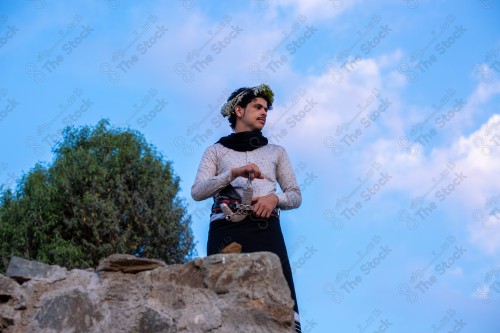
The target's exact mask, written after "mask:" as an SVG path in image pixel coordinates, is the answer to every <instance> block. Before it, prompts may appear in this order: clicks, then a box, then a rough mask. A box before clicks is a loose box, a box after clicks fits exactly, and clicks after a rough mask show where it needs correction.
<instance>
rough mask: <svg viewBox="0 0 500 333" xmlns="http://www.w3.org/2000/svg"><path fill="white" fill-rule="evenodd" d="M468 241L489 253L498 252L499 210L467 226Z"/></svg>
mask: <svg viewBox="0 0 500 333" xmlns="http://www.w3.org/2000/svg"><path fill="white" fill-rule="evenodd" d="M468 231H469V239H470V241H471V242H472V243H473V244H475V245H476V246H478V247H479V248H480V249H481V250H483V251H484V252H485V253H487V254H489V255H496V254H498V253H500V212H498V213H497V214H493V215H489V216H487V217H486V220H485V221H476V223H473V224H470V225H469V227H468Z"/></svg>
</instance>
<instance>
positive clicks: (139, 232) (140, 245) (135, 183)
mask: <svg viewBox="0 0 500 333" xmlns="http://www.w3.org/2000/svg"><path fill="white" fill-rule="evenodd" d="M53 152H54V160H53V162H52V163H51V164H50V165H42V164H37V165H36V166H35V167H34V168H33V169H32V170H30V171H29V172H28V173H27V174H24V175H23V176H22V178H21V179H20V180H19V181H18V183H17V187H16V189H15V191H12V190H10V189H2V188H0V253H1V258H2V260H1V261H2V262H1V263H0V270H1V271H5V269H6V265H7V263H8V260H9V258H10V257H11V256H13V255H17V256H22V257H24V258H29V259H33V260H38V261H42V262H45V263H49V264H58V265H62V266H65V267H68V268H76V267H78V268H87V267H95V266H97V264H98V263H99V260H100V259H102V258H103V257H106V256H109V255H110V254H113V253H129V254H135V255H137V256H144V257H148V258H157V259H160V260H163V261H165V262H166V263H168V264H172V263H181V262H184V261H185V260H186V259H188V258H190V257H191V256H193V255H194V243H193V235H192V231H191V228H190V224H191V218H190V216H189V215H187V212H186V209H185V206H184V204H183V201H182V200H181V199H180V198H179V197H178V196H177V193H178V191H179V178H178V177H177V176H175V175H174V173H173V169H172V165H171V162H170V161H164V159H163V156H162V155H161V154H160V153H159V152H158V151H157V150H156V149H155V148H154V147H153V146H152V145H150V144H148V143H147V142H146V140H145V138H144V137H143V136H142V135H141V134H140V133H138V132H135V131H132V130H123V129H114V128H111V127H110V124H109V122H108V121H105V120H102V121H100V122H99V123H98V124H97V125H96V126H95V127H90V126H84V127H81V128H74V127H67V128H66V129H65V130H64V132H63V138H62V140H61V141H59V142H58V143H57V144H56V146H55V148H54V149H53Z"/></svg>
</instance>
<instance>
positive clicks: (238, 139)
mask: <svg viewBox="0 0 500 333" xmlns="http://www.w3.org/2000/svg"><path fill="white" fill-rule="evenodd" d="M216 143H220V144H221V145H223V146H224V147H226V148H229V149H233V150H236V151H251V150H254V149H257V148H260V147H263V146H265V145H267V138H266V137H265V136H263V135H262V132H260V131H255V132H254V131H248V132H239V133H232V134H230V135H228V136H223V137H222V138H220V139H219V141H217V142H216Z"/></svg>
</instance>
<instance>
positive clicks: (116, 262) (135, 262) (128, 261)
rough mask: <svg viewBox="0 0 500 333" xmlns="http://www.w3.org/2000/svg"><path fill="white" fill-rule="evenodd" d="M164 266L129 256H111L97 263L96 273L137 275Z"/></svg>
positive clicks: (159, 262) (156, 261) (161, 262)
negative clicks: (107, 272) (108, 272)
mask: <svg viewBox="0 0 500 333" xmlns="http://www.w3.org/2000/svg"><path fill="white" fill-rule="evenodd" d="M161 266H165V263H164V262H163V261H160V260H155V259H147V258H139V257H136V256H132V255H129V254H113V255H111V256H109V257H107V258H106V259H103V260H101V261H100V262H99V266H98V267H97V269H96V271H97V272H101V271H111V272H124V273H139V272H142V271H149V270H152V269H155V268H157V267H161Z"/></svg>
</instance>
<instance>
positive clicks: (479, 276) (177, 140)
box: [0, 0, 500, 333]
mask: <svg viewBox="0 0 500 333" xmlns="http://www.w3.org/2000/svg"><path fill="white" fill-rule="evenodd" d="M499 14H500V4H499V3H498V2H496V1H481V0H469V1H424V0H416V1H406V0H394V1H390V0H387V1H361V0H359V1H356V0H352V1H332V0H330V1H326V0H311V1H305V0H304V1H299V0H289V1H286V0H267V1H266V0H263V1H257V0H254V1H246V2H230V1H220V2H217V4H216V2H215V1H214V2H209V1H200V0H191V1H180V0H179V1H170V2H169V3H168V5H167V4H166V2H160V1H148V2H144V3H141V4H139V3H137V2H135V1H124V0H114V1H112V0H109V1H105V0H100V1H97V0H95V1H57V2H49V1H44V0H39V1H34V0H33V1H22V2H21V1H17V2H14V1H11V2H6V1H4V2H2V4H1V5H0V59H1V62H0V64H1V65H0V66H1V75H0V140H1V142H2V145H1V148H0V149H1V150H0V152H1V154H0V182H1V183H3V184H6V185H7V186H11V187H12V186H14V185H15V180H16V179H18V178H19V177H20V176H21V175H22V174H23V173H24V172H26V171H28V170H29V169H30V168H31V167H33V166H34V165H35V163H36V162H38V161H41V162H50V161H51V159H52V157H53V156H52V154H51V151H50V150H51V147H52V146H53V144H54V142H55V141H57V140H58V138H59V137H60V131H61V130H62V129H63V128H64V126H66V125H76V126H78V125H84V124H91V125H94V124H96V123H97V122H98V121H99V120H100V119H102V118H108V119H110V121H111V123H112V124H113V125H115V126H120V127H130V128H133V129H137V130H139V131H141V132H142V133H143V134H144V135H145V137H146V138H147V140H148V141H149V142H151V143H152V144H154V145H155V146H156V147H157V148H158V149H159V150H160V151H161V152H162V153H163V154H164V155H165V157H166V158H167V159H169V160H171V161H173V165H174V169H175V172H176V173H177V174H178V175H179V176H180V178H181V180H182V182H181V186H182V192H181V193H180V195H181V196H182V197H184V198H185V199H186V203H187V204H188V209H189V212H190V214H191V215H192V220H193V225H192V228H193V232H194V235H195V238H196V241H197V250H198V254H199V256H205V255H206V248H205V246H206V241H207V233H208V214H209V210H208V207H209V205H210V202H209V200H207V201H204V202H194V201H193V200H192V199H191V197H190V188H191V185H192V182H193V180H194V176H195V173H196V169H197V167H198V163H199V160H200V158H201V155H202V153H203V151H204V149H205V148H206V147H207V146H208V145H210V144H212V143H214V142H215V141H217V140H218V138H219V137H220V136H223V135H227V134H229V132H230V128H229V125H228V123H227V122H226V120H225V119H223V118H222V117H221V116H220V114H219V109H220V106H221V105H222V104H223V100H225V99H226V98H227V96H228V95H229V93H230V92H232V91H233V90H235V89H236V88H238V87H240V86H254V85H258V84H260V83H264V82H265V83H268V84H269V85H270V86H271V87H272V88H273V89H274V91H275V94H276V95H275V96H276V99H275V105H274V109H273V110H272V111H270V112H269V115H268V116H269V121H268V123H267V125H266V128H265V129H264V135H266V136H267V137H268V138H269V140H270V142H272V143H275V144H279V145H282V146H284V147H285V148H286V149H287V151H288V154H289V156H290V159H291V161H292V164H293V166H294V168H295V170H296V174H297V179H298V181H299V183H300V184H301V187H302V192H303V203H302V206H301V207H300V208H299V209H297V210H293V211H286V212H283V214H282V228H283V232H284V235H285V240H286V243H287V246H288V251H289V254H290V259H291V262H292V268H293V270H294V279H295V284H296V289H297V295H298V300H299V307H300V311H301V317H302V324H303V328H304V331H305V332H337V331H338V332H357V333H364V332H376V331H377V330H378V331H379V332H382V331H388V332H408V333H412V332H414V333H421V332H448V331H452V330H455V332H459V331H470V332H485V333H490V332H491V333H493V332H498V331H499V329H500V324H499V322H498V319H497V320H495V315H494V314H496V315H498V312H499V310H500V173H498V171H497V172H495V171H494V170H499V169H500V154H499V145H500V112H499V111H498V110H499V106H500V27H499V26H498V17H499Z"/></svg>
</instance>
